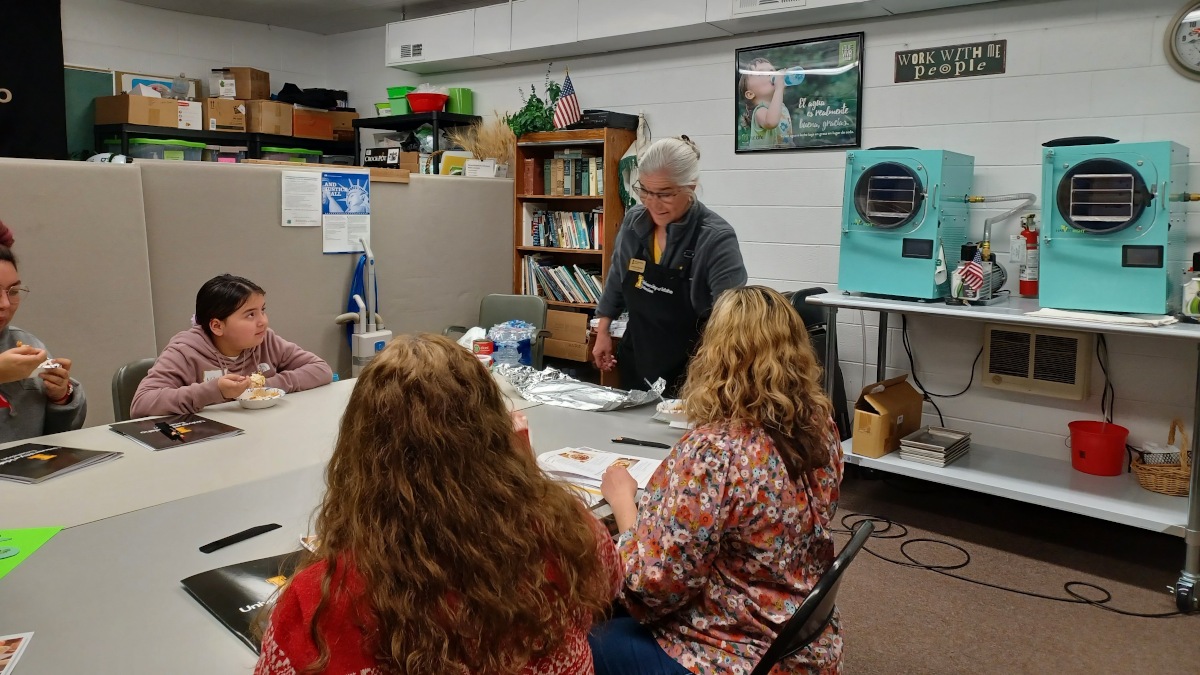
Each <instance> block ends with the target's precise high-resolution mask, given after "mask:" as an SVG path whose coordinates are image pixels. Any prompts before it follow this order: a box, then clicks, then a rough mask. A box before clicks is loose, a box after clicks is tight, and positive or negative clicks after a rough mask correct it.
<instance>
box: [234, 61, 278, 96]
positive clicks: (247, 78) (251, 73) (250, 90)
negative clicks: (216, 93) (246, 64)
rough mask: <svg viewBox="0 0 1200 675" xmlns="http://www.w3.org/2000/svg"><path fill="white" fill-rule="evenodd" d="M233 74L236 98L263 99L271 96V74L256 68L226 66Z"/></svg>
mask: <svg viewBox="0 0 1200 675" xmlns="http://www.w3.org/2000/svg"><path fill="white" fill-rule="evenodd" d="M225 70H227V71H229V72H230V73H232V74H233V83H234V89H235V90H236V93H235V94H234V98H240V99H242V100H243V101H252V100H263V99H269V98H271V74H270V73H268V72H267V71H265V70H257V69H255V68H243V67H233V68H225Z"/></svg>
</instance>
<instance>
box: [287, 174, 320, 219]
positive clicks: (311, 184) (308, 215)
mask: <svg viewBox="0 0 1200 675" xmlns="http://www.w3.org/2000/svg"><path fill="white" fill-rule="evenodd" d="M281 224H282V225H283V226H284V227H320V226H321V172H320V171H284V172H283V222H282V223H281Z"/></svg>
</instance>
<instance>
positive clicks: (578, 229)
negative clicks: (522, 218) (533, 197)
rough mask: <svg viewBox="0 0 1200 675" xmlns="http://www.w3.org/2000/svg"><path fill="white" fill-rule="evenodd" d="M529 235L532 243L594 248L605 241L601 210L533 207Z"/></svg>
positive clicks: (535, 244)
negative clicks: (542, 208)
mask: <svg viewBox="0 0 1200 675" xmlns="http://www.w3.org/2000/svg"><path fill="white" fill-rule="evenodd" d="M529 235H530V237H531V241H532V242H533V245H534V246H546V247H549V248H578V249H591V250H596V249H599V248H600V243H601V242H603V241H604V210H603V209H595V210H593V211H590V212H588V211H534V212H533V214H532V215H531V216H530V218H529Z"/></svg>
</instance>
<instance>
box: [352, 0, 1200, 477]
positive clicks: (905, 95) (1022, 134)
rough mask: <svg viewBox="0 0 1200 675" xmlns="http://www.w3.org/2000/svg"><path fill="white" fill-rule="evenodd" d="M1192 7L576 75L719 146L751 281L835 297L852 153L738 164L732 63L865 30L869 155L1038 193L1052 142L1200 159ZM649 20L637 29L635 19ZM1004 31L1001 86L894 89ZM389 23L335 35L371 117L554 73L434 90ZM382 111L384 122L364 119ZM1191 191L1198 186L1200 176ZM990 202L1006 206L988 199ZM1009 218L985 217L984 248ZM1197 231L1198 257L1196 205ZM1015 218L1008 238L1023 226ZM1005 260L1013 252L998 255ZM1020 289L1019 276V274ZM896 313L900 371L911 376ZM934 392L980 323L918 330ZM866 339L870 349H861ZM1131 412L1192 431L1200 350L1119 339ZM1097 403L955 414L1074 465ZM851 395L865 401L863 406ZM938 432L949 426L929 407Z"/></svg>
mask: <svg viewBox="0 0 1200 675" xmlns="http://www.w3.org/2000/svg"><path fill="white" fill-rule="evenodd" d="M1181 4H1182V3H1181V0H1139V1H1138V2H1131V1H1129V0H1056V1H1050V2H1035V1H1031V0H1026V1H1008V2H997V3H992V4H986V5H980V6H975V7H968V8H964V9H960V10H954V11H941V12H933V13H925V14H919V15H903V16H900V17H898V18H893V19H880V20H872V21H864V22H857V23H847V24H841V25H834V26H821V27H817V28H813V29H808V30H788V31H780V32H774V33H762V34H758V35H753V36H740V37H735V38H727V39H719V40H712V41H706V42H698V43H694V44H686V45H675V46H666V47H661V48H654V49H642V50H636V51H630V52H621V53H611V54H604V55H598V56H591V57H586V58H572V59H567V60H563V61H562V62H559V63H555V64H554V73H553V75H554V77H555V79H556V80H559V81H561V79H562V68H563V66H570V68H571V78H572V81H573V82H574V84H575V87H576V90H577V91H578V93H579V100H580V103H581V105H582V106H583V107H585V108H607V109H611V110H619V111H624V112H631V113H637V112H643V113H645V114H646V116H647V119H648V120H649V122H650V127H651V130H652V132H653V134H654V136H655V137H661V136H666V135H675V134H681V133H683V134H688V135H689V136H691V137H692V138H693V139H695V140H696V141H697V142H698V143H699V145H700V147H701V149H702V151H703V159H702V164H703V169H704V171H703V174H702V177H701V182H702V186H703V188H702V192H701V199H702V200H703V201H704V202H705V203H706V204H707V205H708V206H710V207H711V208H713V209H714V210H716V211H717V212H718V213H720V214H722V215H723V216H724V217H725V218H726V219H728V220H729V221H730V222H731V223H732V224H733V225H734V227H735V228H736V229H737V232H738V236H739V238H740V240H741V244H742V251H743V254H744V256H745V260H746V266H747V268H748V269H749V272H750V277H751V281H752V282H754V283H763V284H767V285H770V286H774V287H776V288H780V289H797V288H804V287H808V286H814V285H822V286H826V287H832V286H835V285H836V283H837V277H838V269H837V268H838V251H837V247H838V221H839V212H840V207H841V197H842V180H843V167H844V154H843V153H842V152H838V151H824V152H775V153H763V154H749V155H735V154H734V152H733V144H734V141H733V106H734V103H733V96H734V50H735V49H737V48H739V47H749V46H754V45H759V44H767V43H772V42H780V41H786V40H791V39H800V38H808V37H819V36H822V35H831V34H836V33H841V32H851V31H858V30H862V31H864V32H865V33H866V54H865V79H864V83H865V92H864V99H863V102H862V110H863V127H864V128H863V146H864V147H871V146H877V145H915V146H919V147H924V148H940V149H948V150H954V151H957V152H962V153H967V154H971V155H974V156H975V162H976V189H975V192H976V193H980V194H1002V193H1011V192H1023V191H1024V192H1034V193H1038V192H1040V164H1039V159H1040V154H1039V151H1040V144H1041V142H1043V141H1045V140H1049V139H1052V138H1057V137H1062V136H1073V135H1084V134H1099V135H1107V136H1112V137H1114V138H1118V139H1120V140H1122V141H1147V140H1174V141H1177V142H1180V143H1183V144H1184V145H1186V146H1188V147H1190V148H1191V149H1192V159H1193V161H1194V162H1200V83H1198V82H1193V81H1191V80H1188V79H1185V78H1183V77H1181V76H1179V75H1177V74H1176V73H1175V72H1174V71H1173V70H1172V69H1171V68H1170V67H1169V66H1168V65H1167V63H1166V60H1165V56H1164V54H1163V49H1162V44H1163V38H1162V36H1163V32H1164V31H1165V29H1166V26H1167V23H1168V21H1169V19H1170V17H1171V16H1172V15H1173V14H1174V13H1175V12H1176V11H1177V10H1178V9H1179V8H1180V6H1181ZM636 20H637V18H636V17H635V16H631V17H630V21H631V22H636ZM993 38H1004V39H1007V40H1008V49H1009V54H1008V71H1007V73H1005V74H1004V75H998V76H990V77H976V78H967V79H959V80H951V81H943V82H929V83H911V84H894V83H893V82H892V72H893V55H894V53H895V52H896V51H898V50H904V49H915V48H922V47H934V46H940V45H950V44H956V43H963V42H975V41H983V40H988V39H993ZM383 42H384V29H383V28H379V29H372V30H368V31H359V32H355V33H348V34H344V35H340V36H333V37H331V38H330V43H329V44H330V49H329V55H330V59H331V61H330V70H329V73H330V78H331V82H333V83H336V85H337V86H339V87H345V88H347V89H349V90H350V91H351V100H352V102H353V103H354V104H356V105H358V106H360V107H361V108H363V109H366V110H369V109H370V104H371V103H372V102H374V101H376V100H382V94H383V91H384V88H385V87H387V86H392V85H396V84H413V83H419V82H421V81H424V80H425V79H428V80H429V81H431V82H433V83H436V84H441V85H445V86H465V87H470V88H472V89H474V91H475V106H476V112H478V113H490V112H491V111H493V110H498V111H501V112H504V111H515V110H516V109H517V108H518V107H519V106H520V100H519V99H518V96H517V88H518V87H522V88H526V89H527V88H528V87H529V85H530V83H531V82H532V83H536V84H537V85H538V87H539V89H540V88H541V83H542V79H543V75H544V73H545V64H525V65H518V66H505V67H497V68H492V69H484V70H475V71H468V72H461V73H454V74H448V75H438V76H430V77H428V78H422V77H420V76H417V75H412V74H407V73H402V72H399V71H395V70H391V69H387V68H384V67H382V66H380V65H379V64H380V63H382V60H383V53H384V51H383ZM367 114H370V113H367ZM1191 187H1192V190H1193V191H1200V171H1193V172H1192V180H1191ZM989 206H990V205H989ZM995 212H996V211H995V210H989V209H975V210H974V211H973V216H972V222H973V226H974V235H975V236H978V234H979V233H980V232H981V231H982V222H983V219H984V218H985V217H986V216H987V215H991V214H993V213H995ZM1189 221H1190V222H1189V229H1190V230H1191V232H1192V233H1193V237H1192V239H1193V242H1194V244H1193V247H1194V248H1200V237H1197V236H1196V233H1197V232H1200V210H1196V209H1195V208H1194V207H1193V211H1192V212H1191V214H1190V219H1189ZM1016 229H1018V228H1017V226H1016V224H1015V223H1012V222H1010V223H1008V224H1004V225H1001V226H1000V228H999V230H998V232H997V235H998V238H1002V237H1005V236H1006V235H1008V234H1010V233H1012V232H1015V231H1016ZM999 249H1000V251H1001V254H1000V257H1001V260H1002V261H1004V260H1005V257H1006V256H1005V253H1004V251H1005V250H1006V247H1005V246H1000V247H999ZM1013 276H1014V277H1015V273H1014V274H1013ZM867 324H868V325H867V327H866V334H865V340H864V339H862V338H860V330H861V328H860V325H859V316H858V313H857V312H853V311H843V312H842V313H841V314H840V320H839V335H840V339H839V344H840V348H841V358H842V368H843V372H844V374H845V378H846V385H847V390H848V391H850V392H856V391H857V390H858V389H859V388H860V386H861V383H862V376H861V374H860V373H861V372H862V371H863V369H864V368H863V363H864V362H865V364H866V366H867V368H866V370H867V374H868V375H867V376H868V378H869V379H871V380H873V379H874V372H875V368H874V361H875V353H876V333H875V328H874V324H875V322H874V316H873V315H868V316H867ZM899 325H900V319H899V317H892V320H891V324H890V326H891V327H892V328H891V330H890V331H889V340H888V354H889V356H888V359H889V361H888V363H889V365H890V366H892V367H893V371H892V373H894V374H899V373H900V372H904V371H906V370H907V368H908V364H907V362H906V358H905V355H904V350H903V348H902V347H901V343H900V334H899ZM909 331H910V337H911V339H912V342H913V344H914V349H915V352H916V357H917V367H918V371H919V373H920V375H921V379H922V381H923V382H924V383H925V384H926V385H927V386H928V387H930V389H932V390H934V391H936V392H947V393H948V392H954V391H958V390H959V389H961V388H962V387H963V386H964V385H965V384H966V382H967V378H968V369H969V367H970V364H971V360H972V359H973V358H974V355H975V353H976V352H977V351H978V350H979V348H980V346H981V344H982V326H981V324H975V323H964V322H955V321H942V320H931V319H928V318H919V317H918V318H914V319H912V320H910V321H909ZM863 341H865V343H866V345H865V347H866V348H865V354H864V349H863V346H862V342H863ZM1109 350H1110V353H1111V361H1112V374H1113V382H1114V384H1115V387H1116V392H1117V400H1116V419H1117V421H1118V422H1119V423H1121V424H1123V425H1125V426H1127V427H1129V428H1130V429H1131V430H1132V437H1131V440H1132V441H1133V442H1135V443H1140V442H1141V441H1142V440H1148V439H1153V440H1159V441H1161V440H1163V439H1164V438H1165V434H1166V432H1167V427H1168V424H1169V421H1170V419H1171V418H1172V417H1175V416H1179V417H1182V418H1183V419H1184V420H1185V423H1186V424H1187V426H1188V427H1189V428H1190V426H1191V412H1190V410H1191V397H1192V383H1193V379H1192V377H1193V372H1194V371H1193V369H1194V368H1195V366H1196V355H1195V351H1196V350H1195V347H1194V346H1192V345H1189V344H1187V343H1184V342H1176V341H1171V340H1166V339H1131V338H1125V337H1110V338H1109ZM1092 379H1093V386H1092V392H1093V393H1092V395H1091V397H1090V398H1089V399H1088V400H1087V401H1082V402H1071V401H1060V400H1057V399H1051V398H1043V397H1032V396H1020V395H1014V394H1009V393H1004V392H1000V391H997V390H992V389H987V388H984V387H981V386H979V384H978V377H976V384H975V386H974V387H972V389H971V391H970V392H969V393H968V394H967V395H965V396H962V397H960V398H955V399H949V400H943V401H941V407H942V410H943V412H944V413H945V414H946V418H947V419H946V423H947V424H948V425H950V426H953V427H957V428H961V429H966V430H969V431H971V432H973V433H974V434H975V441H976V442H977V443H979V444H989V445H1000V446H1004V447H1010V448H1013V449H1018V450H1022V451H1026V452H1030V453H1036V454H1042V455H1048V456H1056V457H1061V458H1063V459H1066V458H1067V457H1068V456H1069V455H1068V451H1067V449H1066V448H1065V447H1064V437H1065V435H1066V433H1067V426H1066V425H1067V422H1069V421H1071V420H1075V419H1099V410H1100V391H1101V386H1100V382H1101V374H1100V371H1099V368H1098V367H1093V378H1092ZM851 396H852V397H853V396H854V393H851ZM926 412H927V415H926V418H925V421H926V422H927V423H928V422H934V423H936V421H937V419H936V417H933V416H932V415H931V414H930V413H931V412H932V410H931V409H930V408H929V407H928V406H926Z"/></svg>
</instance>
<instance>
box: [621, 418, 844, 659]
mask: <svg viewBox="0 0 1200 675" xmlns="http://www.w3.org/2000/svg"><path fill="white" fill-rule="evenodd" d="M830 426H831V428H832V422H831V423H830ZM829 444H830V463H829V464H828V465H827V466H824V467H821V468H819V469H816V470H810V471H807V472H805V473H804V474H802V475H801V476H800V479H799V480H798V481H792V479H790V478H789V477H788V474H787V469H786V468H785V466H784V463H783V459H782V458H781V457H780V455H779V453H778V452H777V451H776V450H775V445H774V443H773V442H772V441H771V439H770V437H769V436H768V435H767V433H766V431H765V430H763V429H762V428H759V427H752V426H749V425H740V424H709V425H704V426H700V427H697V428H696V429H694V430H692V431H691V432H690V433H688V435H687V436H685V437H684V438H683V439H682V440H681V441H680V442H679V443H678V444H677V445H676V446H675V447H674V448H673V449H672V450H671V452H670V454H669V455H668V457H667V459H666V460H664V461H663V463H662V465H661V466H660V467H659V469H658V471H657V472H655V474H654V476H653V477H652V478H651V479H650V483H649V485H648V486H647V489H646V491H645V494H644V495H643V496H642V499H641V502H640V503H639V506H638V522H637V524H636V525H635V526H634V527H633V528H631V529H629V530H627V531H625V532H623V533H622V534H621V537H620V540H619V542H618V550H619V552H620V555H621V561H622V564H623V567H624V571H625V588H624V590H623V599H624V602H625V605H626V607H627V608H628V609H629V612H630V614H631V615H633V616H634V617H636V618H637V619H638V620H639V621H641V623H642V624H644V625H646V626H647V627H648V628H650V630H651V631H652V632H653V633H654V636H655V638H656V639H657V641H658V643H659V645H660V646H661V647H662V648H663V650H664V651H666V653H667V654H668V655H670V656H671V658H673V659H675V660H676V661H678V662H679V663H680V664H681V665H683V666H684V667H686V668H688V669H689V670H691V671H692V672H694V673H698V674H700V675H708V674H720V675H724V674H727V673H733V674H737V675H748V674H749V673H750V671H751V670H753V669H754V666H755V665H757V663H758V661H759V659H761V658H762V655H763V654H764V653H765V652H766V650H767V647H769V646H770V644H771V642H772V641H773V640H774V639H775V635H776V633H777V632H778V630H779V629H780V628H782V627H783V624H784V623H785V622H786V621H787V620H788V618H790V617H791V615H792V614H793V613H794V612H795V611H796V609H797V608H798V607H799V606H800V603H801V602H803V601H804V598H805V597H807V595H808V593H809V591H810V590H811V589H812V587H813V586H814V585H815V584H816V583H817V581H818V580H820V578H821V575H823V574H824V573H825V572H826V570H828V569H829V567H830V565H831V564H832V562H833V559H834V545H833V539H832V537H831V534H830V531H829V527H830V521H831V519H832V518H833V515H834V512H835V511H836V509H837V502H838V498H839V485H840V483H841V479H842V453H841V446H840V445H839V444H838V443H837V442H836V434H833V435H831V437H830V440H829ZM841 653H842V639H841V635H840V627H839V621H838V618H837V615H836V613H835V616H834V620H833V622H831V624H830V626H829V627H828V628H827V629H826V630H825V632H824V633H823V634H822V635H821V636H820V637H819V638H818V639H817V640H815V641H814V642H813V643H812V644H811V645H809V646H808V647H806V648H805V649H803V650H801V651H800V652H798V653H797V654H796V655H795V656H793V657H791V658H790V659H787V660H785V661H784V662H783V663H781V664H780V665H778V666H776V668H775V670H774V671H773V672H775V673H781V672H787V673H819V674H822V675H824V674H829V673H838V672H840V664H841Z"/></svg>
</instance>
